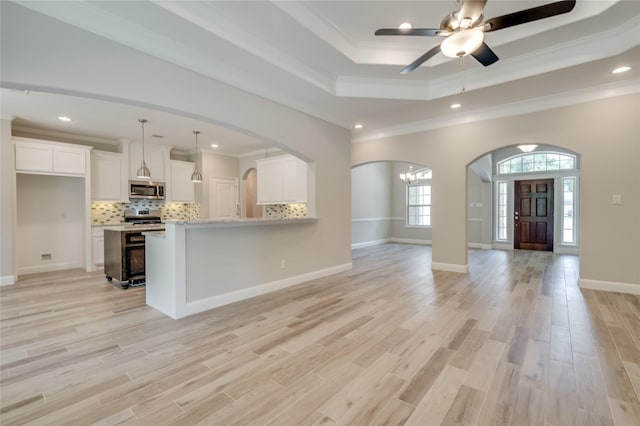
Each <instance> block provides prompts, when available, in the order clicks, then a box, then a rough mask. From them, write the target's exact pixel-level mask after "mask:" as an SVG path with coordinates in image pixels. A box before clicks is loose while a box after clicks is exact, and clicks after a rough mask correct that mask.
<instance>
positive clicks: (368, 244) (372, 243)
mask: <svg viewBox="0 0 640 426" xmlns="http://www.w3.org/2000/svg"><path fill="white" fill-rule="evenodd" d="M390 241H391V240H390V239H388V238H387V239H384V240H372V241H365V242H362V243H353V244H351V250H357V249H361V248H364V247H371V246H379V245H380V244H386V243H388V242H390Z"/></svg>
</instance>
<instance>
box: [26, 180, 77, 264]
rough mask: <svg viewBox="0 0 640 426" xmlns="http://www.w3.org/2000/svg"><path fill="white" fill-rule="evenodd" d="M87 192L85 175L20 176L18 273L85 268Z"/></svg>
mask: <svg viewBox="0 0 640 426" xmlns="http://www.w3.org/2000/svg"><path fill="white" fill-rule="evenodd" d="M84 192H85V188H84V179H83V178H73V177H63V176H41V175H30V174H17V175H16V194H17V228H16V246H17V247H16V249H17V250H16V253H17V263H18V275H22V274H32V273H38V272H49V271H57V270H63V269H71V268H82V267H84V263H83V260H84V243H85V241H84V235H85V222H84V213H85V203H86V202H87V201H86V200H85V197H84ZM47 253H48V254H51V259H50V260H43V259H41V255H42V254H47Z"/></svg>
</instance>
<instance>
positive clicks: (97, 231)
mask: <svg viewBox="0 0 640 426" xmlns="http://www.w3.org/2000/svg"><path fill="white" fill-rule="evenodd" d="M91 259H92V263H93V267H94V270H96V269H97V267H100V266H104V228H103V227H102V226H94V227H92V228H91Z"/></svg>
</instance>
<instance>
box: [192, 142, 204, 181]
mask: <svg viewBox="0 0 640 426" xmlns="http://www.w3.org/2000/svg"><path fill="white" fill-rule="evenodd" d="M193 134H194V135H196V162H195V164H194V166H193V173H191V182H202V173H200V170H198V135H199V134H200V131H199V130H194V131H193Z"/></svg>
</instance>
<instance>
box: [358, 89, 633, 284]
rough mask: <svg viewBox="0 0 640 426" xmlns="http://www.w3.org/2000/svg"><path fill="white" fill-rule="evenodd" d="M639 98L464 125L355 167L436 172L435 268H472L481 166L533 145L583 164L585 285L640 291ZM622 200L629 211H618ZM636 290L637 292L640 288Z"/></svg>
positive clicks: (395, 142)
mask: <svg viewBox="0 0 640 426" xmlns="http://www.w3.org/2000/svg"><path fill="white" fill-rule="evenodd" d="M638 105H640V95H638V94H634V95H626V96H619V97H612V98H608V99H602V100H596V101H592V102H587V103H582V104H578V105H573V106H568V107H563V108H557V109H551V110H547V111H541V112H536V113H531V114H525V115H519V116H514V117H505V118H500V119H493V120H486V121H481V122H475V123H469V124H462V125H457V126H453V127H447V128H442V129H435V130H430V131H425V132H421V133H415V134H410V135H403V136H396V137H389V138H385V139H378V140H373V141H369V142H361V143H356V144H354V145H353V149H352V163H353V165H357V164H364V163H368V162H372V161H380V160H395V161H415V162H425V163H426V162H428V164H429V165H430V166H432V168H433V176H434V177H433V182H434V188H438V190H437V191H434V194H433V203H434V209H433V210H434V211H433V238H432V240H433V249H432V250H433V264H434V268H436V269H452V270H466V268H467V249H466V239H467V226H466V225H467V223H466V222H467V209H466V202H467V193H466V185H467V177H466V167H467V165H468V164H469V163H471V162H472V161H474V159H476V158H479V157H480V156H482V155H484V154H486V153H488V152H491V151H493V150H495V149H497V148H501V147H505V146H510V145H513V144H517V143H520V142H521V141H523V140H526V141H527V142H528V143H537V144H543V143H545V144H549V145H554V146H559V147H563V148H565V149H568V150H571V151H574V152H576V153H578V154H580V156H581V168H580V179H581V189H580V207H581V212H582V216H581V225H580V234H581V244H580V278H581V283H582V284H587V285H599V283H600V284H601V283H606V282H613V283H619V284H625V283H626V284H630V285H635V286H638V285H640V262H638V259H640V250H639V249H638V247H639V246H638V241H640V226H638V224H637V222H638V217H640V190H639V188H640V167H638V164H639V162H640V143H638V135H639V134H640V120H638V117H637V115H638V114H637V113H638ZM614 194H620V195H622V197H623V204H622V205H613V204H612V196H613V195H614ZM636 288H637V287H636Z"/></svg>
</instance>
